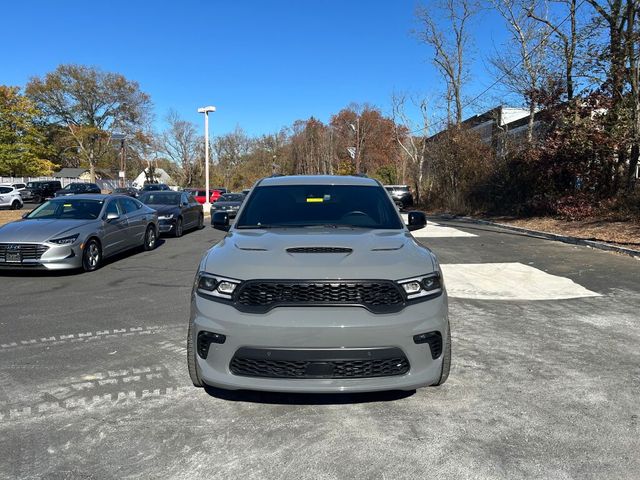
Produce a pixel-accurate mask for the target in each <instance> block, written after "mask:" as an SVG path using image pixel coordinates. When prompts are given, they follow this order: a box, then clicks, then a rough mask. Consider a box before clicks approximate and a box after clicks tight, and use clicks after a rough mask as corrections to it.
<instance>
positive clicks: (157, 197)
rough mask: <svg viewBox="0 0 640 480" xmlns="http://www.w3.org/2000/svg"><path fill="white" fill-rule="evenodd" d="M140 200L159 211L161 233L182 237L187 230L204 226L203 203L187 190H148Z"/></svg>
mask: <svg viewBox="0 0 640 480" xmlns="http://www.w3.org/2000/svg"><path fill="white" fill-rule="evenodd" d="M139 200H140V201H141V202H142V203H144V204H145V205H147V206H148V207H149V208H153V209H154V210H155V211H157V212H158V221H159V223H158V228H159V230H160V233H171V234H172V235H173V236H175V237H181V236H182V234H183V232H184V231H185V230H188V229H191V228H202V227H203V226H204V213H203V212H202V205H200V204H199V203H198V202H197V201H196V199H195V198H193V196H192V195H189V194H188V193H187V192H146V193H143V194H142V195H140V197H139Z"/></svg>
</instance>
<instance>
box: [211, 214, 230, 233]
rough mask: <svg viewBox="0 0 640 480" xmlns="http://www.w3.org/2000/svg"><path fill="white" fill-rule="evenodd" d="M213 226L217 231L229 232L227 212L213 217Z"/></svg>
mask: <svg viewBox="0 0 640 480" xmlns="http://www.w3.org/2000/svg"><path fill="white" fill-rule="evenodd" d="M211 225H213V228H215V229H217V230H229V215H228V214H227V213H226V212H215V213H214V214H213V215H211Z"/></svg>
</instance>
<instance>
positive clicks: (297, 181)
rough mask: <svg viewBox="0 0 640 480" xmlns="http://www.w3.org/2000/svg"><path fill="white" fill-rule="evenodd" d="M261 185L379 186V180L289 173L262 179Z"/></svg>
mask: <svg viewBox="0 0 640 480" xmlns="http://www.w3.org/2000/svg"><path fill="white" fill-rule="evenodd" d="M258 185H259V186H261V187H271V186H277V185H360V186H370V187H378V186H380V184H379V183H378V181H377V180H374V179H373V178H367V177H352V176H347V175H288V176H282V177H269V178H264V179H262V180H261V181H260V182H259V183H258Z"/></svg>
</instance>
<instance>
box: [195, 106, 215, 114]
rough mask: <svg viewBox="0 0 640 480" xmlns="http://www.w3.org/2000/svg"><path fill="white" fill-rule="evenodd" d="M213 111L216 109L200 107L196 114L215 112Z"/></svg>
mask: <svg viewBox="0 0 640 480" xmlns="http://www.w3.org/2000/svg"><path fill="white" fill-rule="evenodd" d="M215 111H216V107H214V106H208V107H200V108H199V109H198V113H210V112H215Z"/></svg>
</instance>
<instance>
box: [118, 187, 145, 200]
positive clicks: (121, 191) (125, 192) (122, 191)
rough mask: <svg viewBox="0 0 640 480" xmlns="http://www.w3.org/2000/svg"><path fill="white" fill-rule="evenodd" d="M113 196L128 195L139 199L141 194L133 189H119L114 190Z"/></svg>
mask: <svg viewBox="0 0 640 480" xmlns="http://www.w3.org/2000/svg"><path fill="white" fill-rule="evenodd" d="M111 194H112V195H127V196H129V197H133V198H138V195H139V194H140V192H139V191H138V190H137V189H135V188H133V187H118V188H114V189H113V192H111Z"/></svg>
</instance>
